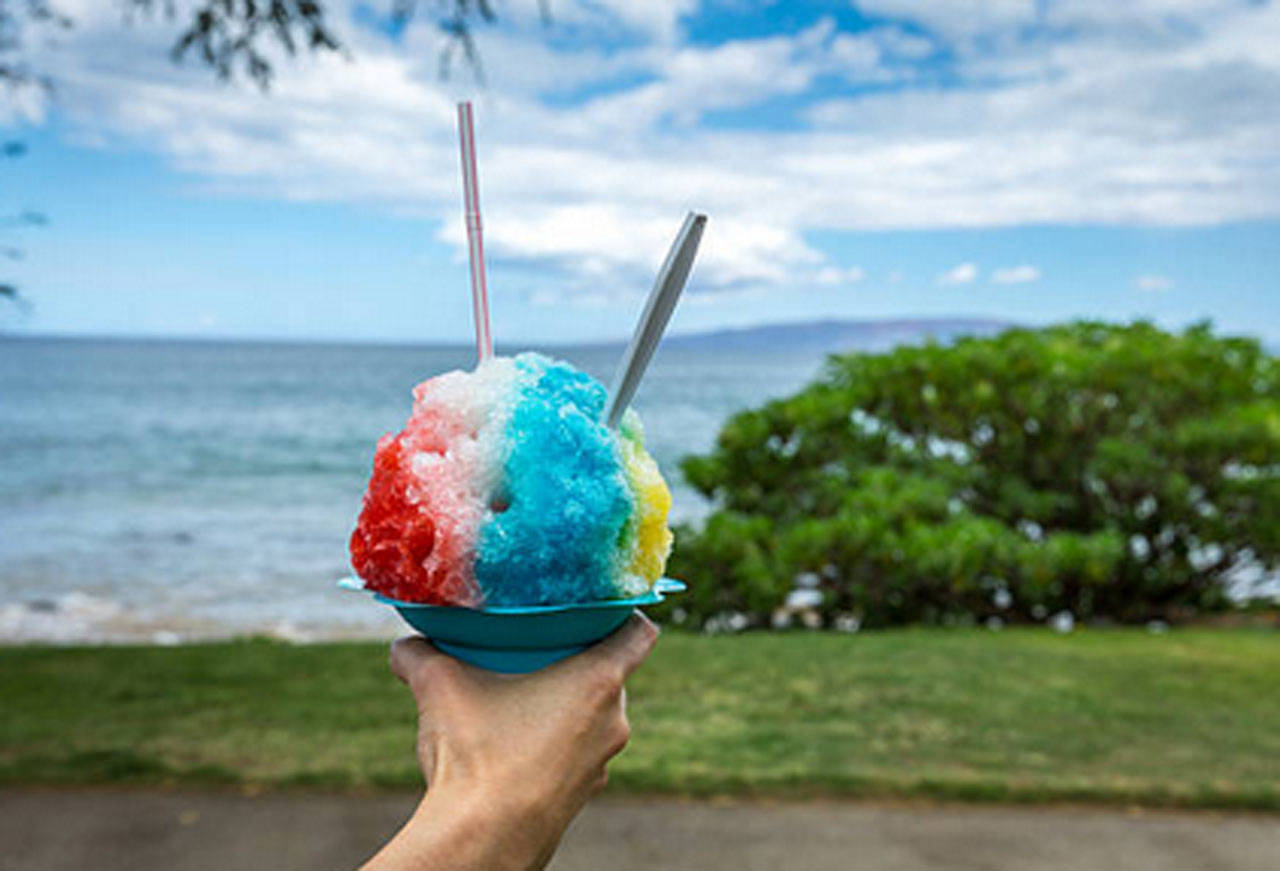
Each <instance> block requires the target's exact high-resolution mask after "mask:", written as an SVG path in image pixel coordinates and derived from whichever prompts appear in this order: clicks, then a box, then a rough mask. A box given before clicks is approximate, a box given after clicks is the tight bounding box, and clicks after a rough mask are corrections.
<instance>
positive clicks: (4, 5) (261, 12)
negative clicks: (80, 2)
mask: <svg viewBox="0 0 1280 871" xmlns="http://www.w3.org/2000/svg"><path fill="white" fill-rule="evenodd" d="M116 2H117V3H119V5H120V8H121V12H122V14H123V15H124V16H125V17H127V18H133V17H137V16H139V15H141V16H162V17H164V18H166V19H172V20H179V21H181V22H182V25H181V29H180V31H179V32H178V35H177V37H176V38H175V40H174V43H173V47H172V48H171V49H170V56H171V57H172V58H173V60H174V61H176V62H181V61H183V60H185V59H187V58H188V57H191V56H194V57H195V58H197V59H198V60H199V61H200V62H201V63H203V64H204V65H205V66H207V67H209V68H210V69H211V70H213V71H214V73H216V74H217V76H218V77H219V78H220V79H223V80H231V79H234V78H236V77H237V76H240V75H243V76H244V77H246V78H248V79H249V80H250V81H252V82H254V83H256V84H257V85H258V86H260V87H262V88H264V89H265V88H267V87H268V86H269V85H270V84H271V80H272V77H273V76H274V74H275V67H274V65H273V64H272V61H271V58H272V54H273V52H274V50H277V49H280V50H283V51H284V52H285V53H286V54H287V55H289V56H293V55H296V54H298V53H299V51H300V50H302V49H306V50H309V51H313V52H316V51H320V52H326V51H327V52H341V51H342V50H343V45H342V41H341V40H340V38H339V37H338V35H337V33H336V31H335V30H334V29H333V27H332V26H331V24H330V22H329V19H328V18H326V4H325V3H324V2H323V0H116ZM386 8H387V17H388V21H389V23H390V25H391V26H392V27H393V28H395V29H398V28H401V27H404V26H405V25H407V24H408V23H409V22H410V21H411V20H413V19H414V18H417V17H424V16H432V17H434V19H435V22H436V26H437V28H438V29H439V31H440V32H441V33H442V34H444V35H445V37H447V39H446V41H445V44H444V46H443V48H442V49H441V53H440V71H441V75H442V76H444V75H448V73H449V71H450V69H451V66H452V63H453V59H454V56H455V55H456V54H459V53H460V54H461V55H462V57H463V58H464V60H466V62H467V63H468V65H469V66H470V67H471V69H472V70H473V71H474V72H475V73H476V75H477V77H481V76H482V68H481V64H480V54H479V52H478V51H477V49H476V44H475V38H474V28H475V26H476V25H477V24H479V23H482V22H483V23H492V22H494V21H496V20H497V12H496V11H495V9H494V6H493V3H492V2H491V0H387V7H386ZM539 9H540V10H541V12H542V16H543V20H544V21H547V20H549V16H550V12H549V6H548V4H547V0H539ZM74 24H75V20H74V18H73V17H72V16H70V15H68V14H66V13H64V12H62V11H61V10H60V9H59V7H58V4H57V0H0V84H7V85H8V86H10V87H11V88H14V87H25V86H30V85H36V86H39V87H42V88H45V89H52V87H53V84H54V83H53V81H52V79H51V78H49V76H48V75H47V74H46V73H45V72H43V71H41V70H39V69H37V68H35V67H33V66H32V65H31V64H30V63H29V62H28V61H27V60H26V59H25V55H24V51H23V49H24V48H25V46H26V44H27V42H28V41H29V40H30V38H32V37H33V36H35V35H36V34H38V33H42V32H50V31H56V30H67V29H70V28H71V27H73V26H74Z"/></svg>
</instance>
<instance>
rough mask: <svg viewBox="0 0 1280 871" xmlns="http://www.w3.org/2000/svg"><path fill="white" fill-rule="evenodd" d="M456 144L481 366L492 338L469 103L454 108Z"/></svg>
mask: <svg viewBox="0 0 1280 871" xmlns="http://www.w3.org/2000/svg"><path fill="white" fill-rule="evenodd" d="M458 140H459V142H460V144H461V146H462V195H463V199H464V200H465V210H466V221H467V253H468V254H469V255H470V257H471V308H472V314H473V315H474V316H475V322H476V352H477V354H478V355H479V358H480V362H481V363H483V362H484V361H485V360H488V359H489V358H490V357H492V356H493V337H492V336H490V335H489V291H488V288H487V287H486V286H485V277H484V236H483V234H482V233H481V230H480V179H479V174H478V173H477V172H476V131H475V125H474V123H473V121H472V118H471V103H470V102H465V103H459V104H458Z"/></svg>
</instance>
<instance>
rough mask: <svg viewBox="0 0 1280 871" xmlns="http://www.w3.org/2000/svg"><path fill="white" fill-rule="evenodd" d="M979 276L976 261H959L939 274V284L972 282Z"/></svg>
mask: <svg viewBox="0 0 1280 871" xmlns="http://www.w3.org/2000/svg"><path fill="white" fill-rule="evenodd" d="M977 277H978V265H977V264H976V263H958V264H956V265H955V266H953V267H951V268H950V269H948V270H947V271H946V272H944V273H942V274H941V275H939V276H938V284H972V283H973V282H974V280H975V279H976V278H977Z"/></svg>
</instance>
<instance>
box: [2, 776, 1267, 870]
mask: <svg viewBox="0 0 1280 871" xmlns="http://www.w3.org/2000/svg"><path fill="white" fill-rule="evenodd" d="M412 802H413V800H412V798H410V797H406V796H375V797H368V798H362V797H353V796H326V795H265V796H258V797H255V798H250V797H245V796H240V795H236V794H232V793H201V792H133V791H115V790H90V791H76V792H55V791H48V792H45V791H28V790H19V791H0V869H4V871H9V869H15V871H16V869H23V871H27V869H30V871H61V869H76V871H82V869H95V871H124V869H129V871H150V869H157V871H159V869H163V871H215V869H216V871H228V869H236V871H241V869H246V871H247V869H257V868H263V869H272V871H292V869H320V868H349V867H353V866H355V865H356V864H358V863H359V861H360V860H361V859H362V858H364V857H366V856H367V855H368V854H369V853H370V852H371V851H372V850H373V849H374V847H375V846H376V845H377V844H378V843H379V842H381V841H382V840H383V839H384V838H385V837H387V836H388V835H389V834H390V833H391V832H392V831H393V830H394V829H395V828H396V826H397V824H398V823H399V821H400V820H401V819H403V818H404V816H405V815H406V814H407V813H408V811H409V809H410V807H411V805H412ZM553 867H554V868H555V869H557V871H578V869H593V871H600V869H604V871H632V869H635V871H639V869H644V871H657V869H700V871H701V869H718V868H727V869H733V871H754V869H766V868H767V869H778V868H785V869H797V871H810V869H812V871H824V869H842V871H844V869H853V871H861V869H868V871H870V869H874V871H906V869H910V871H933V869H948V871H952V869H954V871H988V869H990V871H1004V869H1011V871H1012V869H1017V871H1042V869H1043V871H1076V869H1080V871H1085V869H1088V871H1156V869H1160V871H1165V869H1168V871H1184V869H1185V871H1201V869H1203V871H1277V869H1280V816H1263V815H1258V816H1247V815H1242V816H1232V815H1224V814H1208V813H1205V814H1172V813H1169V814H1166V813H1142V814H1130V813H1125V812H1123V811H1094V810H1076V809H1022V808H999V807H972V808H969V807H964V808H957V807H940V808H933V807H912V806H904V807H876V806H872V805H862V804H837V803H813V804H779V805H771V804H728V805H721V804H705V803H692V802H690V803H686V802H675V801H642V800H628V799H608V800H601V801H599V802H596V803H595V804H593V805H592V806H591V807H589V808H588V809H587V811H586V812H585V813H584V814H583V815H582V817H581V818H580V819H579V820H578V822H577V823H576V824H575V825H574V827H573V829H572V830H570V832H569V836H568V837H567V838H566V840H565V843H564V845H563V847H562V848H561V852H560V856H559V857H558V859H557V861H556V863H555V864H554V865H553Z"/></svg>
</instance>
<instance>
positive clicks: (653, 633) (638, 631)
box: [583, 611, 658, 680]
mask: <svg viewBox="0 0 1280 871" xmlns="http://www.w3.org/2000/svg"><path fill="white" fill-rule="evenodd" d="M657 640H658V627H657V626H655V625H653V621H652V620H650V619H649V618H648V617H646V616H644V615H643V614H641V613H640V612H639V611H632V612H631V616H630V617H628V618H627V622H626V623H623V624H622V626H621V627H619V628H618V629H617V630H616V631H615V632H614V633H613V634H612V635H610V636H609V637H608V638H606V639H604V640H603V641H601V642H600V643H598V644H596V645H595V646H594V647H592V648H591V649H589V650H588V651H587V652H586V653H585V654H583V655H584V656H585V657H590V658H591V659H593V660H595V661H597V662H608V663H609V664H610V665H612V666H613V667H615V668H617V669H619V671H620V672H621V674H622V679H623V680H626V679H627V678H628V677H630V676H631V673H632V672H634V671H635V670H636V669H637V668H639V667H640V663H642V662H644V660H645V657H647V656H648V655H649V651H651V650H653V645H654V644H655V643H656V642H657Z"/></svg>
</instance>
